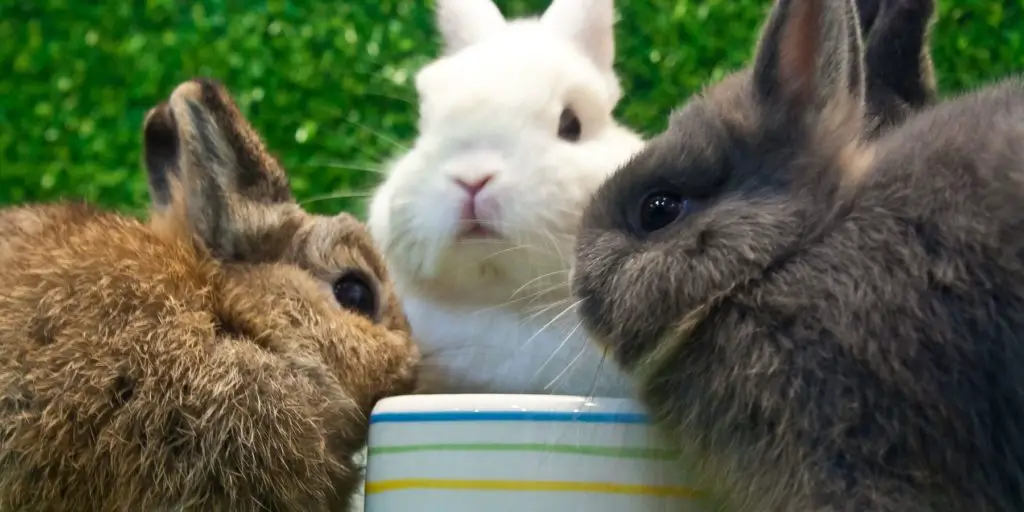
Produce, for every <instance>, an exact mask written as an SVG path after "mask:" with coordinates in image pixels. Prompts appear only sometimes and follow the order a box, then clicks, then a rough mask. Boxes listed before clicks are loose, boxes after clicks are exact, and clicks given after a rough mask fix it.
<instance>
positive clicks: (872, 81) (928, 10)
mask: <svg viewBox="0 0 1024 512" xmlns="http://www.w3.org/2000/svg"><path fill="white" fill-rule="evenodd" d="M934 18H935V2H934V0H891V1H888V2H885V3H883V4H882V5H881V7H880V8H879V10H878V15H877V17H876V18H875V20H874V24H873V26H872V27H871V31H870V32H866V34H867V36H866V37H865V46H866V48H865V64H866V66H867V72H868V78H869V80H868V84H867V87H868V91H867V96H868V102H869V103H870V102H872V101H875V102H881V101H883V100H885V98H877V96H879V95H882V94H888V95H892V96H894V99H896V100H899V101H900V102H902V103H905V104H907V105H908V106H909V107H910V108H911V109H914V110H916V109H920V108H922V107H924V106H927V105H930V104H932V103H934V102H935V101H936V99H937V96H938V88H937V86H936V83H935V66H934V65H933V64H932V58H931V52H930V51H929V39H930V38H929V35H930V34H929V32H930V31H931V26H932V23H933V21H934ZM883 114H884V113H883ZM897 121H898V119H897Z"/></svg>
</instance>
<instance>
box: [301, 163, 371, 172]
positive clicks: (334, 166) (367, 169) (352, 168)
mask: <svg viewBox="0 0 1024 512" xmlns="http://www.w3.org/2000/svg"><path fill="white" fill-rule="evenodd" d="M304 165H307V166H310V167H328V168H331V169H343V170H346V171H362V172H369V173H374V174H387V171H385V170H383V169H380V168H376V167H370V166H366V165H358V164H349V163H344V162H307V163H306V164H304Z"/></svg>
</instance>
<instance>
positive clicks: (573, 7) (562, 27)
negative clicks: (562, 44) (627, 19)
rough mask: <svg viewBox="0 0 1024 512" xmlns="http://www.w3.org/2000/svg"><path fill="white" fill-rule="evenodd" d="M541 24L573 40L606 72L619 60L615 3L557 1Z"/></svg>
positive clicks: (574, 0)
mask: <svg viewBox="0 0 1024 512" xmlns="http://www.w3.org/2000/svg"><path fill="white" fill-rule="evenodd" d="M541 22H542V23H544V24H545V25H547V26H548V27H549V28H551V29H553V30H556V31H557V32H558V33H560V34H562V35H563V36H565V37H567V38H569V39H570V40H572V41H573V42H574V43H576V46H577V47H578V48H579V49H580V50H581V51H583V53H584V54H586V55H587V57H589V58H590V59H591V60H592V61H593V62H594V64H595V65H596V66H597V67H598V68H600V69H601V70H602V71H608V70H610V69H611V68H612V64H613V62H614V60H615V30H614V25H615V6H614V4H613V2H612V0H554V1H553V2H551V5H550V6H549V7H548V9H547V10H546V11H544V15H543V16H541Z"/></svg>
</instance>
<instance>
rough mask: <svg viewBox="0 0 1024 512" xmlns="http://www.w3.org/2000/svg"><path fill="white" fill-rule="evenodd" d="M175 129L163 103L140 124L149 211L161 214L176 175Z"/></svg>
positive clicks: (177, 176) (167, 202)
mask: <svg viewBox="0 0 1024 512" xmlns="http://www.w3.org/2000/svg"><path fill="white" fill-rule="evenodd" d="M177 131H178V127H177V125H176V124H175V122H174V116H173V115H172V114H171V109H170V107H169V106H168V105H167V102H166V101H165V102H162V103H160V104H159V105H157V106H156V107H154V108H152V109H150V111H149V112H147V113H146V119H145V121H143V135H142V136H143V148H144V151H143V159H144V160H145V164H146V173H147V175H148V179H149V197H150V203H151V204H152V207H153V209H155V210H160V211H163V210H165V209H166V208H167V207H168V206H169V205H170V204H171V180H172V179H175V178H180V173H179V172H178V133H177Z"/></svg>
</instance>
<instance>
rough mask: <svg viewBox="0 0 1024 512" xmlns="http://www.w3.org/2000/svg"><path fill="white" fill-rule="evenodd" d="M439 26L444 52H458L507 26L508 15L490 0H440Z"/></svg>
mask: <svg viewBox="0 0 1024 512" xmlns="http://www.w3.org/2000/svg"><path fill="white" fill-rule="evenodd" d="M435 10H436V16H437V29H438V31H439V32H440V33H441V38H442V39H443V40H444V53H446V54H452V53H455V52H457V51H459V50H461V49H463V48H465V47H467V46H469V45H471V44H473V43H475V42H477V41H479V40H481V39H483V38H484V37H487V36H488V35H490V34H491V33H492V32H494V31H496V30H499V29H501V28H502V27H504V26H505V17H504V16H502V15H501V11H499V10H498V6H497V5H494V2H492V1H491V0H437V4H436V6H435Z"/></svg>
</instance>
